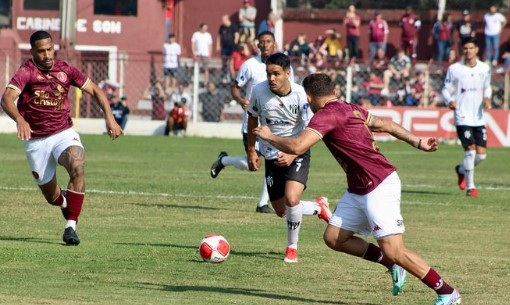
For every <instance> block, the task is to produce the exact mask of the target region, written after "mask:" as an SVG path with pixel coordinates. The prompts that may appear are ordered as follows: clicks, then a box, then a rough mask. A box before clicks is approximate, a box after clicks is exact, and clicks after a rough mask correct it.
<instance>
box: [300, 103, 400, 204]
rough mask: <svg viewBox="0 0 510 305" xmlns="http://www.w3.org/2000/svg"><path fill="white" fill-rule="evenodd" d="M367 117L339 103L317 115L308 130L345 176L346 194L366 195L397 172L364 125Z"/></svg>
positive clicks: (357, 107)
mask: <svg viewBox="0 0 510 305" xmlns="http://www.w3.org/2000/svg"><path fill="white" fill-rule="evenodd" d="M369 118H370V113H368V111H366V110H365V109H363V108H361V107H359V106H357V105H354V104H348V103H345V102H342V101H335V102H330V103H327V104H326V105H325V106H324V107H323V108H322V109H320V110H319V111H317V112H316V113H315V115H314V116H313V117H312V119H311V120H310V122H309V123H308V126H307V127H306V128H307V129H309V130H311V131H313V132H315V133H317V135H318V136H320V137H321V138H322V140H323V141H324V144H326V146H327V147H328V149H329V151H330V152H331V154H332V155H333V157H335V159H336V160H337V161H338V163H339V164H340V166H341V167H342V168H343V170H344V171H345V173H346V174H347V185H348V190H349V192H351V193H354V194H358V195H365V194H368V193H370V192H371V191H372V190H373V189H375V188H376V187H377V186H378V185H379V184H380V183H381V182H382V181H383V180H384V179H385V178H386V177H388V176H389V175H390V174H391V173H392V172H394V171H395V170H396V167H395V166H393V165H392V164H391V163H389V161H388V160H387V159H386V157H384V156H383V155H382V154H381V153H380V152H379V148H378V147H377V145H376V143H375V141H374V139H373V137H372V132H371V131H370V130H369V129H368V126H367V122H368V120H369Z"/></svg>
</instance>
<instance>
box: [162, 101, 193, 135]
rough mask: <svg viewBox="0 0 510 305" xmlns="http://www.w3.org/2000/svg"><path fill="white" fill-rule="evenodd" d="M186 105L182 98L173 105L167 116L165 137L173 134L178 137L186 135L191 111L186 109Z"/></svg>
mask: <svg viewBox="0 0 510 305" xmlns="http://www.w3.org/2000/svg"><path fill="white" fill-rule="evenodd" d="M186 103H187V100H186V98H185V97H183V98H181V100H180V101H179V102H178V103H175V104H174V107H173V109H172V110H171V111H170V113H169V114H168V120H167V123H166V128H165V135H167V136H170V135H172V134H174V135H176V136H179V137H183V136H185V135H186V129H187V128H188V121H189V119H190V117H191V111H190V110H189V108H188V107H186Z"/></svg>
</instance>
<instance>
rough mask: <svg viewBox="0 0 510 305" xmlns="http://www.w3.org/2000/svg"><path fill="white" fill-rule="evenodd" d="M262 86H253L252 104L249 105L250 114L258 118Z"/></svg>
mask: <svg viewBox="0 0 510 305" xmlns="http://www.w3.org/2000/svg"><path fill="white" fill-rule="evenodd" d="M259 88H260V86H258V85H257V86H255V88H253V92H252V95H251V97H250V105H249V106H248V110H247V112H248V115H249V116H251V117H255V118H258V117H259V113H260V103H259V95H260V90H259Z"/></svg>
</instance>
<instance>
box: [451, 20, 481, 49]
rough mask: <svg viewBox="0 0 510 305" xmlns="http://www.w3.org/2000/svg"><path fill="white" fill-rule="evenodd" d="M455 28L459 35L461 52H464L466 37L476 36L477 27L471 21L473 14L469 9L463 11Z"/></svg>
mask: <svg viewBox="0 0 510 305" xmlns="http://www.w3.org/2000/svg"><path fill="white" fill-rule="evenodd" d="M455 29H456V30H457V33H458V35H459V53H460V54H462V53H463V50H462V49H463V48H462V41H463V40H464V39H466V38H469V37H475V36H476V27H475V24H474V23H473V22H472V21H471V14H470V13H469V11H468V10H464V11H463V12H462V19H461V20H458V21H457V22H455Z"/></svg>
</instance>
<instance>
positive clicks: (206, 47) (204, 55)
mask: <svg viewBox="0 0 510 305" xmlns="http://www.w3.org/2000/svg"><path fill="white" fill-rule="evenodd" d="M207 29H208V27H207V24H206V23H201V24H200V30H199V31H196V32H195V33H193V36H191V44H192V50H193V56H194V58H195V61H197V62H199V63H200V65H201V66H202V69H204V79H203V81H204V85H205V84H207V83H208V82H209V58H210V57H211V54H212V45H213V40H212V36H211V34H210V33H209V32H207Z"/></svg>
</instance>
